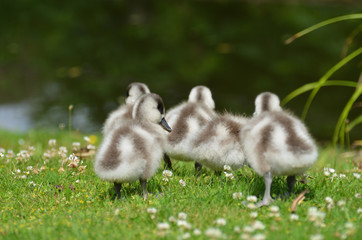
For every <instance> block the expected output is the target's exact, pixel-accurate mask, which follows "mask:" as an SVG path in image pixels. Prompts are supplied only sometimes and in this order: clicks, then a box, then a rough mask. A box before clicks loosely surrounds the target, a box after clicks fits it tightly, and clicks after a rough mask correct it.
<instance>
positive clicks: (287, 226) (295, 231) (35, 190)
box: [0, 131, 362, 239]
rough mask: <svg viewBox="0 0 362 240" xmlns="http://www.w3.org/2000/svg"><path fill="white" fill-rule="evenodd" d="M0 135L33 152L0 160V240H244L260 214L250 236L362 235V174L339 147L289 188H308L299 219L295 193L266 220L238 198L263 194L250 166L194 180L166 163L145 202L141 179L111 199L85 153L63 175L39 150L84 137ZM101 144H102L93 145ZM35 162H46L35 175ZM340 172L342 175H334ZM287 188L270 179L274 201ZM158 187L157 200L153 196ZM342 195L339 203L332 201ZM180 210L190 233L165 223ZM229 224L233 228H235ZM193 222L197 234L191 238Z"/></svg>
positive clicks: (187, 169)
mask: <svg viewBox="0 0 362 240" xmlns="http://www.w3.org/2000/svg"><path fill="white" fill-rule="evenodd" d="M0 135H1V138H0V148H4V149H5V150H6V151H7V150H8V149H12V150H14V152H15V154H16V153H18V152H19V151H20V150H22V149H25V150H26V149H28V147H29V146H34V147H35V148H36V150H35V153H34V155H33V156H32V157H30V159H29V160H28V161H24V160H23V161H18V160H16V159H15V158H11V159H10V160H9V162H7V159H6V154H5V156H4V157H3V158H0V186H1V190H0V210H1V215H0V220H1V223H0V239H162V238H163V239H180V238H182V236H184V234H187V233H190V239H210V237H208V236H206V235H205V233H206V230H207V229H209V228H218V229H220V230H221V231H222V233H223V238H225V239H240V236H241V235H242V234H244V238H243V239H248V238H246V236H245V233H244V232H243V229H244V227H245V226H247V225H251V224H253V222H255V220H254V219H253V218H252V217H251V216H250V213H251V212H257V214H258V216H257V218H256V220H258V221H260V222H262V223H263V224H264V225H265V229H263V230H255V231H254V232H253V233H251V234H250V236H251V237H252V236H255V235H256V234H257V233H261V234H264V235H265V236H266V239H310V236H312V235H315V234H321V235H323V236H324V239H339V238H340V237H338V236H342V235H343V234H344V233H347V235H348V236H347V237H348V239H359V237H358V236H361V234H362V231H361V226H362V224H361V213H358V209H360V208H361V207H362V206H361V203H362V199H361V198H356V196H355V195H356V194H357V193H362V191H361V179H357V178H356V177H355V176H354V175H353V173H357V172H359V171H360V170H358V169H356V168H355V164H356V162H355V161H356V158H355V156H352V155H353V154H350V156H349V155H348V154H345V153H343V152H341V151H339V150H336V149H331V148H327V149H321V150H320V157H319V160H318V162H317V164H316V165H315V166H314V167H312V168H311V169H310V171H308V172H307V174H309V176H310V177H309V178H308V182H307V184H302V183H300V182H299V183H297V185H296V188H295V191H294V192H295V193H297V194H298V193H300V192H302V191H303V190H304V189H306V188H309V189H310V193H309V194H307V195H306V199H305V200H304V201H303V202H302V204H301V205H299V206H298V207H297V211H296V213H297V214H298V215H299V220H297V221H291V220H290V213H291V212H290V211H291V210H290V207H291V204H292V201H293V198H294V197H292V198H289V199H287V200H275V201H274V202H273V204H272V205H275V206H278V207H279V209H280V210H279V212H280V217H270V216H269V214H270V209H269V207H263V208H260V209H255V210H252V209H249V208H247V207H246V206H245V205H244V204H242V201H244V200H246V197H247V196H248V195H256V196H257V197H258V199H259V200H260V199H261V197H262V194H263V191H264V182H263V180H262V178H261V177H259V176H257V175H256V174H255V173H254V172H253V171H252V170H251V169H249V168H248V167H245V168H243V169H240V170H237V171H233V172H232V173H233V174H234V176H235V178H234V179H232V180H229V179H227V178H226V177H225V175H224V174H222V175H221V176H217V175H215V174H214V173H213V172H211V171H208V170H206V169H203V170H202V174H201V176H200V177H196V176H195V171H194V166H193V164H192V163H187V162H176V161H174V160H173V166H174V170H173V176H172V178H171V179H170V180H169V182H165V181H163V180H162V178H163V177H162V171H163V163H162V164H161V167H160V169H159V171H158V172H157V174H156V175H155V176H154V177H153V178H152V179H151V180H150V181H149V183H148V190H149V191H150V192H154V193H155V194H153V195H150V196H149V197H148V199H147V200H146V201H144V200H143V199H142V196H141V195H142V194H141V192H142V190H141V187H140V185H139V183H138V182H137V183H132V184H125V186H124V188H123V190H122V194H123V196H124V197H123V198H122V199H121V200H120V201H117V200H114V193H113V185H112V184H111V183H108V182H104V181H102V180H101V179H99V178H98V177H97V176H96V175H95V174H94V172H93V163H92V161H93V160H92V158H84V159H82V161H83V163H82V164H81V165H86V166H87V167H86V168H85V171H83V172H81V171H80V170H79V169H77V168H68V167H67V165H64V169H65V171H64V172H58V170H59V168H60V166H61V162H60V157H53V158H51V159H50V160H49V162H47V163H44V159H43V158H42V155H43V153H44V152H45V151H47V150H49V149H50V147H49V145H48V141H49V139H56V140H57V148H59V146H65V147H67V148H68V155H69V154H70V152H71V146H72V142H75V141H77V142H80V143H81V145H82V146H86V145H87V142H85V141H84V140H83V137H84V136H83V135H82V134H81V133H72V135H71V136H70V135H69V133H68V132H46V131H31V132H29V133H27V134H24V135H22V134H14V133H8V132H4V131H0ZM19 139H22V140H21V141H19ZM19 142H20V143H22V145H21V144H19ZM98 144H99V140H98V142H97V143H95V145H98ZM28 166H32V167H33V169H39V173H34V172H33V171H32V170H27V168H28ZM42 166H44V167H45V168H44V170H42V171H40V168H41V167H42ZM324 167H329V168H334V169H336V173H337V175H338V177H334V179H333V181H332V180H331V177H327V176H325V175H324V170H323V168H324ZM18 169H19V170H20V173H17V170H18ZM28 171H29V173H28V174H27V173H26V172H28ZM24 172H25V173H24ZM340 174H345V175H346V177H345V178H341V177H339V176H340ZM22 176H26V178H25V179H23V178H22ZM181 179H183V180H184V181H185V182H186V186H185V187H183V186H181V184H180V183H179V181H180V180H181ZM30 182H33V183H34V184H36V185H35V186H32V185H31V184H30ZM57 185H58V189H57V188H56V186H57ZM59 187H63V188H64V189H59ZM286 189H287V187H286V183H285V178H274V182H273V184H272V195H273V196H274V197H276V196H278V195H280V194H282V193H283V192H285V191H286ZM160 191H162V193H163V194H162V196H160V195H159V194H157V193H158V192H160ZM235 192H242V193H243V196H242V198H241V199H233V197H232V195H233V193H235ZM327 196H329V197H331V198H332V199H333V200H334V202H335V204H334V207H333V208H331V209H328V208H327V203H326V200H325V198H326V197H327ZM340 200H344V201H345V202H346V204H345V206H344V207H340V206H337V202H338V201H340ZM312 206H315V207H317V208H318V210H320V211H322V212H324V213H325V214H326V216H325V219H324V221H323V223H324V224H325V227H320V226H315V225H314V223H313V222H311V221H310V220H309V219H308V208H309V207H312ZM148 208H156V209H157V213H156V214H154V215H153V217H152V215H151V214H149V213H147V209H148ZM359 211H361V209H360V210H359ZM179 212H185V213H186V214H187V219H186V221H187V222H188V223H190V224H191V229H182V228H181V227H178V226H177V224H175V223H171V222H170V221H169V218H170V216H174V217H175V218H177V216H178V213H179ZM218 218H223V219H225V220H226V225H224V226H217V225H216V223H215V221H216V219H218ZM160 222H168V223H169V224H170V229H169V230H168V231H167V232H166V233H164V234H162V232H160V231H159V230H158V228H157V224H158V223H160ZM347 222H351V223H353V226H354V227H353V229H351V230H348V229H346V227H345V224H346V223H347ZM236 226H238V227H239V228H240V229H241V230H240V232H236V231H235V230H234V228H235V227H236ZM196 228H197V229H199V230H200V231H201V235H199V236H195V235H194V233H193V232H194V230H195V229H196ZM185 237H187V236H186V235H185ZM215 239H216V238H215ZM249 239H251V238H249Z"/></svg>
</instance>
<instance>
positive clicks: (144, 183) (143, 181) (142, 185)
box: [140, 179, 148, 200]
mask: <svg viewBox="0 0 362 240" xmlns="http://www.w3.org/2000/svg"><path fill="white" fill-rule="evenodd" d="M140 184H141V187H142V191H143V194H142V196H143V200H147V194H148V192H147V188H146V186H147V180H145V179H140Z"/></svg>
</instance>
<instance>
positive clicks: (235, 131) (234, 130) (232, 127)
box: [225, 119, 241, 141]
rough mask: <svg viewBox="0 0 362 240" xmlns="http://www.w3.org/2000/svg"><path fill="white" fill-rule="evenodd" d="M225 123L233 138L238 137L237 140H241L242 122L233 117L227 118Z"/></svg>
mask: <svg viewBox="0 0 362 240" xmlns="http://www.w3.org/2000/svg"><path fill="white" fill-rule="evenodd" d="M225 123H226V127H227V128H228V129H229V131H230V134H231V136H232V137H233V139H237V141H240V138H239V134H240V131H241V124H240V123H239V122H237V121H235V120H232V119H226V122H225Z"/></svg>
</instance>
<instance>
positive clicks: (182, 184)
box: [179, 179, 186, 187]
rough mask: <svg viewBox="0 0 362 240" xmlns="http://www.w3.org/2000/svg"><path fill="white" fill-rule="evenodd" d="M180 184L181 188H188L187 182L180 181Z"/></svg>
mask: <svg viewBox="0 0 362 240" xmlns="http://www.w3.org/2000/svg"><path fill="white" fill-rule="evenodd" d="M179 183H180V184H181V186H183V187H186V182H185V181H184V180H182V179H180V181H179Z"/></svg>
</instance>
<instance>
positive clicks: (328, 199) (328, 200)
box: [325, 197, 333, 203]
mask: <svg viewBox="0 0 362 240" xmlns="http://www.w3.org/2000/svg"><path fill="white" fill-rule="evenodd" d="M325 200H326V202H327V203H333V199H332V198H331V197H326V198H325Z"/></svg>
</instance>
